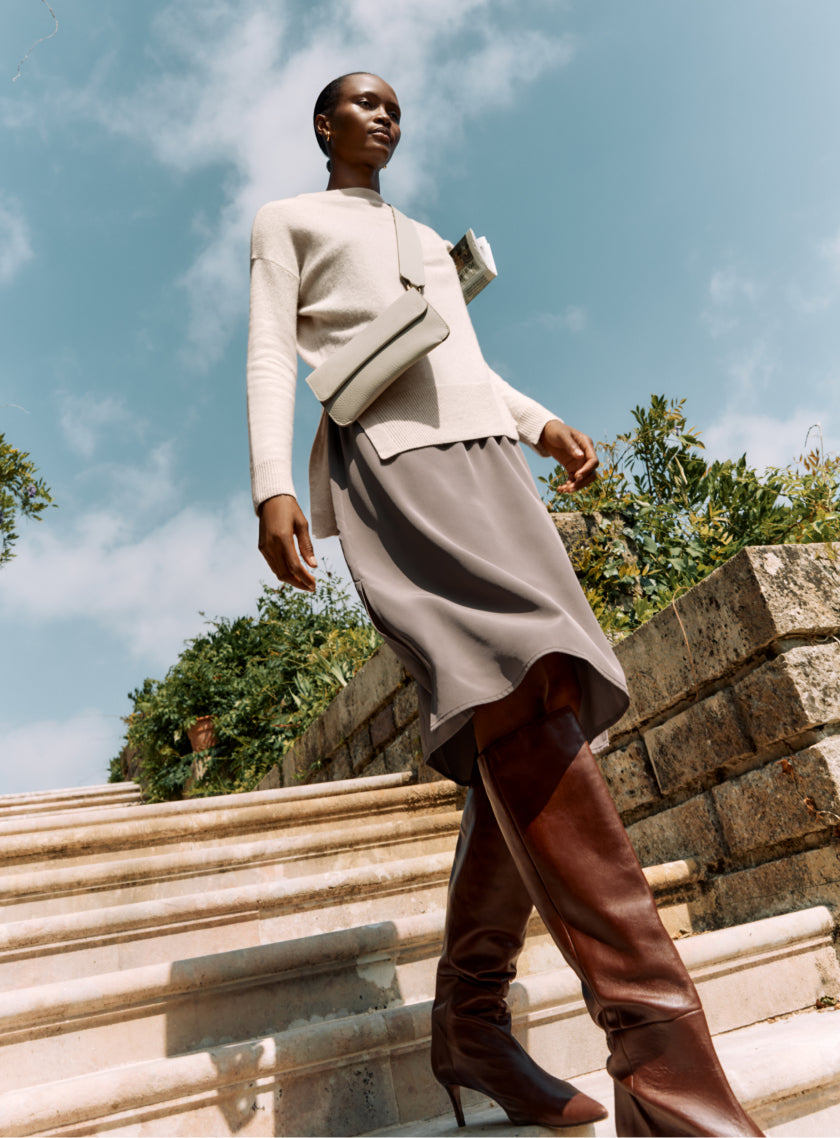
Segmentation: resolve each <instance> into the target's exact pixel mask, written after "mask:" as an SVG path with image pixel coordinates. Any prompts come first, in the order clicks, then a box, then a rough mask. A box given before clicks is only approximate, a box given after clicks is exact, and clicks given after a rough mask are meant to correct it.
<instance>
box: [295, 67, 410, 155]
mask: <svg viewBox="0 0 840 1138" xmlns="http://www.w3.org/2000/svg"><path fill="white" fill-rule="evenodd" d="M315 125H316V128H317V129H318V131H319V132H320V133H321V134H322V135H323V136H324V137H325V138H326V137H327V136H328V137H329V143H328V147H329V154H330V160H331V162H332V163H333V166H335V163H336V162H346V163H348V164H350V165H359V164H362V165H366V166H373V167H375V168H377V169H381V167H383V166H385V165H386V164H387V162H388V161H389V160H390V158H391V155H392V154H393V153H394V151H395V150H396V147H397V143H398V142H399V140H400V104H399V102H398V101H397V96H396V95H395V94H394V91H393V89H392V88H391V87H389V86H388V84H387V83H386V82H385V80H384V79H380V78H379V76H378V75H348V77H347V78H346V79H345V80H344V82H343V83H342V85H341V94H340V96H339V99H338V103H337V104H336V106H335V110H334V111H333V112H332V113H331V114H329V115H319V116H318V118H317V119H316V124H315Z"/></svg>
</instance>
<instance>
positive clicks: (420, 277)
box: [306, 206, 449, 427]
mask: <svg viewBox="0 0 840 1138" xmlns="http://www.w3.org/2000/svg"><path fill="white" fill-rule="evenodd" d="M391 211H392V213H393V215H394V225H395V227H396V231H397V259H398V261H399V266H400V280H401V281H402V283H403V284H404V285H405V292H404V293H403V295H402V296H401V297H400V298H399V300H395V301H394V303H393V304H390V305H389V306H388V307H387V308H386V309H385V311H384V312H382V313H381V314H380V315H379V316H377V317H376V319H375V320H371V322H370V324H368V325H367V327H366V328H363V329H362V330H361V332H359V333H357V335H355V336H354V337H353V339H352V340H351V341H350V342H349V343H348V344H345V345H344V346H343V347H341V348H339V349H338V351H336V352H333V354H332V355H331V356H330V358H329V359H328V360H325V361H324V362H323V363H322V364H319V366H318V367H316V368H315V370H314V371H313V372H312V373H311V374H310V375H308V376H307V377H306V382H307V383H308V384H309V386H310V387H311V388H312V390H313V391H314V392H315V395H316V396H317V398H318V399H319V400H320V401H321V403H323V404H324V406H325V407H326V409H327V412H328V414H329V416H330V418H331V419H333V420H334V421H335V422H336V423H338V425H339V426H341V427H346V426H347V425H348V424H349V423H352V422H353V421H354V420H355V419H358V417H359V416H360V415H361V414H362V413H363V412H364V411H366V410H367V408H368V407H370V405H371V403H373V401H374V400H375V399H377V398H378V397H379V396H380V395H381V394H382V392H383V391H384V390H385V388H386V387H388V386H389V385H390V384H391V383H393V382H394V380H395V379H396V378H397V377H398V376H400V375H402V373H403V372H404V371H406V370H407V369H408V368H410V367H411V365H412V364H414V363H417V361H418V360H419V359H422V358H423V356H425V355H427V354H428V353H429V352H430V351H431V350H432V348H435V347H437V345H438V344H441V343H443V341H444V340H445V339H446V337H447V336H448V335H449V325H448V324H447V323H446V321H445V320H444V319H443V317H442V316H440V314H439V313H438V312H436V311H435V309H434V308H433V307H432V306H431V304H429V302H428V300H426V298H425V297H424V296H423V288H424V286H425V283H426V275H425V272H424V270H423V252H422V249H421V248H420V238H419V237H418V236H417V232H416V230H415V228H414V226H413V225H412V223H411V222H410V221H409V219H408V218H407V217H406V216H405V215H404V214H402V213H400V211H399V210H397V209H394V207H393V206H391Z"/></svg>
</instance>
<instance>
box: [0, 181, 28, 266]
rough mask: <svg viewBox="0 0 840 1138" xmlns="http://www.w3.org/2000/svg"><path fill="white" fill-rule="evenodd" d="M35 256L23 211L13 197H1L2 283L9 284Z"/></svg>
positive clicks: (0, 256) (0, 250)
mask: <svg viewBox="0 0 840 1138" xmlns="http://www.w3.org/2000/svg"><path fill="white" fill-rule="evenodd" d="M33 256H34V253H33V252H32V245H31V243H30V239H29V224H28V223H27V220H26V218H25V217H24V215H23V211H22V210H21V208H20V206H19V205H18V203H17V202H16V201H14V200H13V199H12V198H2V197H0V284H9V283H10V282H11V281H12V280H13V279H14V278H15V276H17V273H18V271H19V270H20V269H21V268H22V267H23V266H24V265H25V264H26V262H27V261H31V260H32V258H33Z"/></svg>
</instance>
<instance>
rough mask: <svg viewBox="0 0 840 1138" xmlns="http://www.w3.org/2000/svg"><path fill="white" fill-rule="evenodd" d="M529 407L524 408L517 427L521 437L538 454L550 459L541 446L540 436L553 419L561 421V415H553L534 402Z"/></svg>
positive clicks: (518, 418)
mask: <svg viewBox="0 0 840 1138" xmlns="http://www.w3.org/2000/svg"><path fill="white" fill-rule="evenodd" d="M529 403H530V404H531V405H530V406H528V407H524V408H522V410H521V411H520V413H519V415H518V417H517V422H516V426H517V427H518V429H519V437H520V438H521V439H522V441H523V442H526V443H528V445H529V446H531V447H533V448H534V450H535V451H536V452H537V454H539V455H542V457H543V458H550V457H551V456H550V455H549V453H548V451H547V450H546V449H545V448H544V447H541V446H540V435H541V434H542V433H543V430H544V429H545V425H546V423H550V422H551V420H552V419H559V420H560V422H561V423H562V422H563V420H562V419H560V416H559V415H554V414H552V412H551V411H549V410H548V409H547V408H545V407H542V406H540V404H539V403H536V402H532V401H531V400H529Z"/></svg>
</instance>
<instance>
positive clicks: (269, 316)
mask: <svg viewBox="0 0 840 1138" xmlns="http://www.w3.org/2000/svg"><path fill="white" fill-rule="evenodd" d="M298 287H299V283H298V278H297V276H296V275H295V274H294V273H292V272H291V271H290V270H288V269H285V268H283V266H282V265H278V264H277V263H276V262H274V261H271V260H268V259H267V258H265V257H260V256H255V257H253V258H252V261H251V309H250V320H249V325H248V366H247V390H248V437H249V440H250V445H251V493H252V496H253V500H254V509H255V510H258V509H259V507H260V504H261V503H262V502H264V501H265V500H266V498H272V497H274V495H275V494H292V495H295V487H294V482H293V480H292V430H293V424H294V414H295V387H296V384H297V343H296V332H297V305H298Z"/></svg>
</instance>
